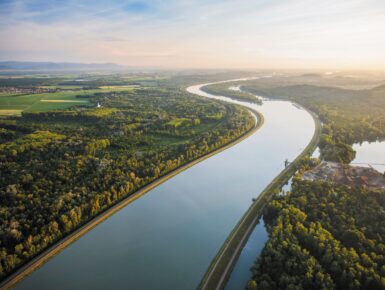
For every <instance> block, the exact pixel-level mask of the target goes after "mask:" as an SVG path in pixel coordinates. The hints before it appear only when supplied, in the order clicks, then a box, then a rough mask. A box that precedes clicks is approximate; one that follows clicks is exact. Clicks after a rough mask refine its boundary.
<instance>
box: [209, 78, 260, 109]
mask: <svg viewBox="0 0 385 290" xmlns="http://www.w3.org/2000/svg"><path fill="white" fill-rule="evenodd" d="M229 87H231V83H219V84H213V85H208V86H204V87H202V91H204V92H206V93H209V94H212V95H216V96H225V97H229V98H232V99H235V100H239V101H245V102H251V103H258V104H259V103H261V101H260V100H259V99H258V98H257V97H255V96H254V95H253V94H250V93H247V92H243V91H236V90H230V89H229Z"/></svg>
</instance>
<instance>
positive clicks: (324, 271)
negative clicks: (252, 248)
mask: <svg viewBox="0 0 385 290" xmlns="http://www.w3.org/2000/svg"><path fill="white" fill-rule="evenodd" d="M264 219H265V221H266V224H267V225H268V226H267V230H268V232H269V240H268V242H267V244H266V245H265V247H264V249H263V251H262V253H261V255H260V257H259V258H258V260H257V262H256V264H255V266H254V267H253V270H252V271H253V279H252V280H250V281H249V283H248V286H247V288H248V289H249V290H251V289H385V194H384V192H379V191H372V190H368V189H362V188H347V187H346V186H342V185H331V184H329V183H326V182H309V181H302V180H300V179H296V180H294V182H293V184H292V190H291V192H290V193H289V194H287V195H284V196H276V197H275V198H274V199H273V200H272V201H271V202H270V203H269V204H268V206H267V208H266V209H265V212H264Z"/></svg>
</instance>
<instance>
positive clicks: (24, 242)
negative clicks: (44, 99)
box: [0, 78, 255, 278]
mask: <svg viewBox="0 0 385 290" xmlns="http://www.w3.org/2000/svg"><path fill="white" fill-rule="evenodd" d="M24 81H25V80H24ZM158 81H159V80H158V79H157V78H151V80H148V79H146V80H144V82H145V83H146V85H143V83H142V81H141V80H139V79H137V80H135V82H136V87H135V88H129V89H127V90H118V91H113V92H111V91H107V92H106V91H103V90H98V89H97V91H93V90H92V91H82V92H83V93H82V95H81V99H86V100H87V104H76V105H72V106H71V107H70V108H68V109H58V110H40V111H25V112H22V113H21V116H20V117H17V116H6V117H5V116H3V117H1V118H0V141H1V143H0V171H1V176H0V203H1V206H0V220H1V221H2V223H1V224H0V277H1V278H4V277H5V276H6V275H8V274H9V273H11V272H12V271H14V270H15V269H16V268H17V267H18V266H20V265H22V264H23V263H25V262H26V261H28V260H29V259H31V258H32V257H34V256H36V255H37V254H39V253H40V252H42V251H43V250H45V249H47V247H49V246H50V245H52V244H53V243H55V242H56V241H58V240H59V239H60V238H62V237H64V236H66V235H67V234H68V233H70V232H72V231H73V230H74V229H76V228H77V227H79V226H81V225H82V224H84V223H85V222H87V221H89V220H90V219H92V218H93V217H95V216H96V215H98V214H99V213H101V212H102V211H104V210H106V209H107V208H109V207H110V206H112V205H113V204H116V203H117V202H119V201H120V200H122V199H124V198H125V197H127V196H129V195H131V194H133V193H134V192H135V191H137V190H138V189H139V188H141V187H143V186H145V185H146V184H149V183H150V182H152V181H154V180H156V179H157V178H159V177H161V176H163V175H165V174H167V173H168V172H170V171H172V170H174V169H176V168H178V167H180V166H181V165H183V164H186V163H188V162H189V161H192V160H194V159H197V158H198V157H200V156H202V155H204V154H206V153H209V152H211V151H214V150H215V149H218V148H220V147H221V146H223V145H225V144H228V143H229V142H231V141H233V140H235V139H236V138H238V137H240V136H242V135H243V134H245V133H246V132H247V131H249V130H251V129H252V128H253V127H254V126H255V119H254V117H253V116H252V115H251V114H250V113H249V112H248V111H247V110H246V109H244V108H241V107H238V106H235V105H231V104H226V103H221V102H218V101H215V100H209V99H206V98H200V97H197V96H193V95H190V94H187V93H185V92H183V91H182V90H180V89H177V88H172V87H170V86H162V87H160V86H159V85H158ZM31 82H32V81H31ZM34 82H35V81H34ZM54 83H57V80H55V82H52V83H49V84H51V85H53V84H54ZM46 84H48V83H46ZM66 84H69V85H73V84H74V82H71V81H69V80H68V81H66ZM98 84H99V83H87V86H89V85H92V86H94V85H98ZM102 84H103V85H111V83H109V82H107V81H105V82H103V83H102ZM125 84H126V85H127V84H131V83H130V82H126V83H125ZM98 104H99V105H101V106H98Z"/></svg>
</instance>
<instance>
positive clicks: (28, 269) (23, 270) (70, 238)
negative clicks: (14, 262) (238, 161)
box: [0, 109, 264, 289]
mask: <svg viewBox="0 0 385 290" xmlns="http://www.w3.org/2000/svg"><path fill="white" fill-rule="evenodd" d="M248 110H249V111H250V113H251V114H253V115H254V116H255V118H256V123H255V126H254V127H253V128H252V129H250V130H249V131H247V132H245V133H244V134H243V135H242V136H240V137H239V138H237V139H235V140H232V141H230V142H229V143H227V144H225V145H223V146H221V147H220V148H218V149H216V150H214V151H212V152H210V153H207V154H205V155H203V156H201V157H199V158H197V159H195V160H193V161H190V162H189V163H186V164H184V165H182V166H180V167H179V168H177V169H175V170H173V171H171V172H169V173H167V174H166V175H164V176H162V177H160V178H159V179H157V180H155V181H153V182H151V183H150V184H148V185H146V186H144V187H143V188H141V189H139V190H138V191H136V192H135V193H134V194H132V195H130V196H128V197H127V198H125V199H123V200H122V201H120V202H119V203H117V204H115V205H113V206H112V207H110V208H108V209H106V210H105V211H104V212H102V213H100V214H99V215H98V216H96V217H95V218H93V219H92V220H90V221H88V222H87V223H86V224H84V225H83V226H81V227H79V228H78V229H76V230H75V231H73V232H72V233H71V234H69V235H67V236H66V237H64V238H63V239H61V240H59V241H58V242H57V243H56V244H54V245H53V246H51V247H50V248H48V249H47V250H45V251H43V252H42V253H41V254H39V255H38V256H36V257H35V258H34V259H32V260H30V261H29V262H27V263H26V264H25V265H24V266H22V267H20V268H19V269H18V270H16V271H15V272H14V273H12V274H11V275H10V276H8V277H7V278H6V279H5V280H4V281H2V282H1V283H0V289H11V288H12V287H14V286H15V285H16V284H17V283H18V282H20V281H21V280H22V279H23V278H24V277H26V276H27V275H29V274H31V273H32V272H33V271H35V270H36V269H38V268H39V267H41V266H42V265H43V264H44V263H46V262H47V261H48V260H49V259H50V258H52V257H53V256H54V255H56V254H58V253H59V252H60V251H62V250H63V249H64V248H66V247H67V246H69V245H70V244H71V243H73V242H74V241H76V240H77V239H79V238H80V237H81V236H83V235H84V234H86V233H87V232H88V231H90V230H91V229H93V228H94V227H95V226H97V225H98V224H100V223H101V222H103V221H104V220H106V219H107V218H109V217H110V216H111V215H113V214H114V213H116V212H117V211H119V210H121V209H122V208H124V207H125V206H126V205H128V204H129V203H131V202H133V201H134V200H136V199H137V198H139V197H140V196H142V195H144V194H145V193H147V192H148V191H150V190H152V189H154V188H155V187H157V186H158V185H160V184H162V183H163V182H165V181H167V180H168V179H170V178H172V177H173V176H175V175H177V174H179V173H180V172H182V171H184V170H186V169H188V168H190V167H192V166H193V165H195V164H197V163H199V162H202V161H204V160H206V159H208V158H210V157H211V156H213V155H215V154H218V153H220V152H222V151H224V150H226V149H228V148H230V147H232V146H234V145H236V144H238V143H239V142H241V141H243V140H244V139H246V138H248V137H250V136H251V135H253V134H254V133H255V132H256V131H257V130H258V129H259V128H260V127H261V126H262V125H263V122H264V118H263V115H262V114H260V113H259V112H257V111H254V110H252V109H248Z"/></svg>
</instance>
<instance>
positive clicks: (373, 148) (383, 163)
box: [352, 141, 385, 172]
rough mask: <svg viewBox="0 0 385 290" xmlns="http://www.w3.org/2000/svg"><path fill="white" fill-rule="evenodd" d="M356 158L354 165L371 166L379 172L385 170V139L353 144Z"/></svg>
mask: <svg viewBox="0 0 385 290" xmlns="http://www.w3.org/2000/svg"><path fill="white" fill-rule="evenodd" d="M353 149H354V150H355V151H356V158H355V159H354V160H353V161H352V165H357V166H366V167H367V166H371V167H373V168H374V169H376V170H378V171H379V172H384V171H385V141H382V142H381V141H377V142H363V143H356V144H353Z"/></svg>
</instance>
